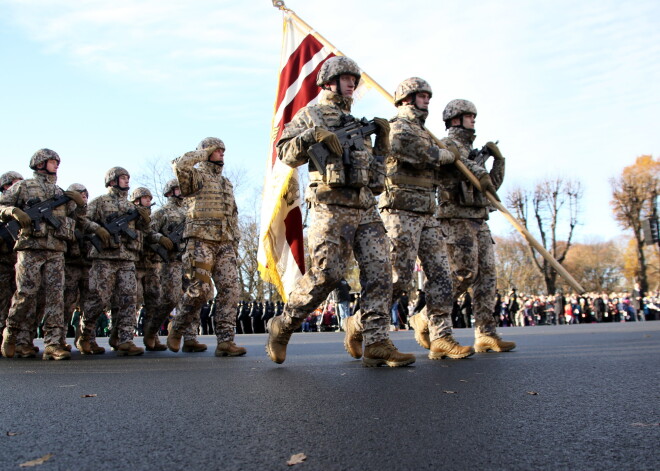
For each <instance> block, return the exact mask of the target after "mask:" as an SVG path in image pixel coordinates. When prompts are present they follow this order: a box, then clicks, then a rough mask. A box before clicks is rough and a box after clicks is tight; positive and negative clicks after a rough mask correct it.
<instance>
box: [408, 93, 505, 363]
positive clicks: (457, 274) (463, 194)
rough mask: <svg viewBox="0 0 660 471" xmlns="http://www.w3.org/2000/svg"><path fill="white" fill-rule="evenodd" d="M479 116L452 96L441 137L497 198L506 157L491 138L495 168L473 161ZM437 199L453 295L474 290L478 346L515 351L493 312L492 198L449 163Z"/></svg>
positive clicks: (488, 145) (480, 349) (420, 321)
mask: <svg viewBox="0 0 660 471" xmlns="http://www.w3.org/2000/svg"><path fill="white" fill-rule="evenodd" d="M476 116H477V109H476V107H475V106H474V104H473V103H472V102H470V101H468V100H452V101H450V102H449V103H448V104H447V106H446V108H445V110H444V112H443V114H442V119H443V120H444V122H445V126H446V127H447V129H448V130H449V133H448V134H449V136H448V137H446V138H444V139H442V142H443V143H444V144H445V146H446V147H447V148H448V149H450V150H453V149H455V150H458V151H459V152H460V154H461V159H462V160H463V161H464V162H466V161H471V160H472V162H471V163H472V166H471V167H470V170H471V171H472V173H473V174H474V175H475V176H476V177H477V178H478V179H479V183H480V185H481V187H482V188H483V189H484V190H485V191H487V192H489V193H491V194H492V195H493V196H495V197H496V198H497V193H496V190H497V189H498V188H499V187H500V185H501V184H502V181H503V180H504V157H503V156H502V153H501V152H500V150H499V148H498V147H497V145H496V144H495V143H493V142H488V143H486V149H487V150H488V153H489V155H491V156H493V157H494V159H495V161H494V163H493V167H492V169H491V171H490V172H488V171H487V170H486V168H485V162H475V161H473V159H474V156H473V155H471V154H470V151H471V150H472V144H473V142H474V139H475V137H476V135H475V130H474V123H475V119H476ZM438 200H439V203H440V204H439V205H438V211H437V215H438V218H439V220H440V222H441V224H442V225H443V227H444V228H445V230H446V231H447V233H448V239H447V249H448V253H449V261H450V263H451V267H452V274H453V284H454V290H453V291H454V295H453V297H454V300H457V299H458V297H459V296H460V295H461V294H462V293H464V292H465V291H466V290H467V289H468V288H469V287H472V291H473V293H474V296H473V300H474V309H473V312H474V318H475V321H474V326H475V342H474V350H475V351H477V352H486V351H489V350H494V351H497V352H506V351H509V350H512V349H513V348H515V346H516V344H515V343H514V342H506V341H504V340H502V339H501V338H500V336H499V335H498V334H497V332H496V329H497V323H496V321H495V318H494V317H493V303H494V302H495V291H496V276H495V275H496V274H495V253H494V249H493V244H494V242H493V239H492V237H491V234H490V229H489V228H488V224H487V222H486V221H488V214H489V212H490V206H489V202H488V199H487V198H486V197H485V195H483V194H482V193H481V192H479V191H478V190H477V189H476V188H474V186H473V185H471V184H470V182H469V181H468V180H467V178H466V177H465V176H464V175H463V174H461V173H460V172H459V170H458V169H456V168H448V170H447V171H446V172H443V173H442V174H440V179H439V186H438ZM416 321H417V322H418V324H419V329H418V330H419V331H420V332H423V330H424V329H423V324H424V320H423V318H420V319H416ZM417 322H416V323H417Z"/></svg>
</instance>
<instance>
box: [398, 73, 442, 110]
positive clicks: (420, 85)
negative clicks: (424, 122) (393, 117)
mask: <svg viewBox="0 0 660 471" xmlns="http://www.w3.org/2000/svg"><path fill="white" fill-rule="evenodd" d="M420 92H426V93H428V94H429V96H433V91H432V90H431V85H429V83H428V82H427V81H426V80H424V79H421V78H419V77H410V78H407V79H405V80H404V81H403V82H401V83H400V84H399V86H398V87H396V91H395V92H394V105H395V106H399V105H400V104H401V102H402V101H403V100H404V99H405V98H406V97H407V96H409V95H412V94H416V93H420Z"/></svg>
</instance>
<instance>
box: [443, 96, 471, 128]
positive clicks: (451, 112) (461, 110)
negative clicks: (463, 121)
mask: <svg viewBox="0 0 660 471" xmlns="http://www.w3.org/2000/svg"><path fill="white" fill-rule="evenodd" d="M464 114H473V115H475V116H476V115H477V107H476V106H474V103H472V102H471V101H469V100H462V99H457V100H452V101H450V102H449V103H447V106H445V109H444V111H443V112H442V120H443V121H444V122H445V123H447V121H449V120H451V119H454V118H458V117H459V116H462V115H464Z"/></svg>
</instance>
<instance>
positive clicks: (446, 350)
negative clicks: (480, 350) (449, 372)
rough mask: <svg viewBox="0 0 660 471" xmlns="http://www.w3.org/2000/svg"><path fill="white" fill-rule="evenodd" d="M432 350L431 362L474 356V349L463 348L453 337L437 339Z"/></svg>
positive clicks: (432, 344)
mask: <svg viewBox="0 0 660 471" xmlns="http://www.w3.org/2000/svg"><path fill="white" fill-rule="evenodd" d="M430 350H431V351H430V352H429V358H430V359H431V360H440V359H442V358H444V357H449V358H454V359H459V358H467V357H469V356H471V355H474V350H473V349H472V347H470V346H466V347H463V346H461V345H460V344H459V343H458V342H457V341H456V340H455V339H454V337H452V336H451V335H448V336H447V337H440V338H439V339H435V340H434V341H433V342H431V349H430Z"/></svg>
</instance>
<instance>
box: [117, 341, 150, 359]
mask: <svg viewBox="0 0 660 471" xmlns="http://www.w3.org/2000/svg"><path fill="white" fill-rule="evenodd" d="M143 353H144V348H141V347H138V346H137V345H135V344H134V343H133V342H124V343H120V344H119V345H117V355H118V356H120V357H123V356H129V357H133V356H136V355H142V354H143Z"/></svg>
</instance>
